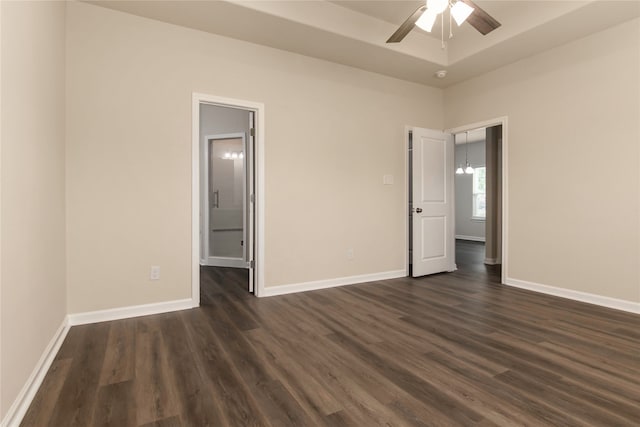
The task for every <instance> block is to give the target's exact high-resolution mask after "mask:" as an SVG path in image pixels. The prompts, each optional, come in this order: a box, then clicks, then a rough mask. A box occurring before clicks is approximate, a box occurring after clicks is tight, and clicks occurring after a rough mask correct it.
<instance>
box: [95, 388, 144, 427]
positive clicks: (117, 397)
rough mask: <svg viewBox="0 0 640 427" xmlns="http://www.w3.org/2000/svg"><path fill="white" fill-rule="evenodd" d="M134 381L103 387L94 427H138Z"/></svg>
mask: <svg viewBox="0 0 640 427" xmlns="http://www.w3.org/2000/svg"><path fill="white" fill-rule="evenodd" d="M136 424H137V422H136V401H135V399H134V389H133V381H125V382H119V383H114V384H107V385H104V386H101V387H100V388H99V390H98V394H97V396H96V404H95V407H94V411H93V421H92V423H91V426H92V427H120V426H132V425H136Z"/></svg>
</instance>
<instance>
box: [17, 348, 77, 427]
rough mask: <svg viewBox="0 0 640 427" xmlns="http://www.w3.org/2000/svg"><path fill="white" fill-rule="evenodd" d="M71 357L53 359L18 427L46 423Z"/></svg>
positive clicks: (69, 365)
mask: <svg viewBox="0 0 640 427" xmlns="http://www.w3.org/2000/svg"><path fill="white" fill-rule="evenodd" d="M71 361H72V359H57V360H54V361H53V363H52V364H51V367H50V368H49V372H47V375H46V376H45V378H44V380H43V382H42V385H41V386H40V389H39V390H38V392H37V393H36V395H35V397H34V398H33V401H32V402H31V406H30V407H29V410H28V411H27V413H26V414H25V416H24V418H23V419H22V423H21V424H20V427H40V426H45V425H47V423H48V421H49V419H50V418H51V415H52V414H53V408H54V406H55V404H56V401H57V396H58V395H59V394H60V391H61V390H62V386H63V385H64V383H65V381H66V379H67V376H68V375H69V369H70V368H71Z"/></svg>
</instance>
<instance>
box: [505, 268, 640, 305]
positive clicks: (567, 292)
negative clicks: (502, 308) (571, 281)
mask: <svg viewBox="0 0 640 427" xmlns="http://www.w3.org/2000/svg"><path fill="white" fill-rule="evenodd" d="M505 285H509V286H513V287H516V288H521V289H528V290H530V291H535V292H540V293H543V294H548V295H554V296H557V297H562V298H568V299H572V300H575V301H581V302H586V303H589V304H595V305H600V306H603V307H608V308H613V309H616V310H622V311H628V312H631V313H637V314H640V302H633V301H627V300H622V299H617V298H611V297H605V296H602V295H596V294H590V293H587V292H580V291H574V290H572V289H565V288H557V287H555V286H548V285H541V284H539V283H533V282H527V281H525V280H519V279H512V278H510V277H507V278H506V280H505Z"/></svg>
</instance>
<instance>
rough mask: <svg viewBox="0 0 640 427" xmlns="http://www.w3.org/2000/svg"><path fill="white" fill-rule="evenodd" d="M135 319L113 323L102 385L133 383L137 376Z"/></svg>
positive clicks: (105, 358) (101, 378)
mask: <svg viewBox="0 0 640 427" xmlns="http://www.w3.org/2000/svg"><path fill="white" fill-rule="evenodd" d="M135 324H136V320H135V319H126V320H117V321H115V322H113V323H112V325H111V330H110V331H109V341H108V342H107V352H106V354H105V357H104V364H103V366H102V373H101V376H100V385H107V384H115V383H119V382H122V381H131V380H133V379H134V376H135V366H136V358H135V354H136V340H135Z"/></svg>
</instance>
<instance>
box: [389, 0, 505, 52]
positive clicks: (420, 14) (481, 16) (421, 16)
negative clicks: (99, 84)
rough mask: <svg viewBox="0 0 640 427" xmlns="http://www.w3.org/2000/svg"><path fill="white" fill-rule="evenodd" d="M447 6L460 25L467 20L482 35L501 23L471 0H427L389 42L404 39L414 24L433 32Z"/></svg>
mask: <svg viewBox="0 0 640 427" xmlns="http://www.w3.org/2000/svg"><path fill="white" fill-rule="evenodd" d="M447 7H448V8H449V9H450V10H449V12H450V14H451V17H452V18H453V19H455V21H456V23H457V24H458V25H461V24H462V23H463V22H465V21H466V22H468V23H469V24H471V26H472V27H473V28H475V29H476V30H478V31H479V32H480V33H481V34H482V35H487V34H489V33H490V32H491V31H493V30H495V29H496V28H498V27H499V26H500V25H501V24H500V23H499V22H498V21H497V20H496V19H495V18H494V17H493V16H491V15H489V14H488V13H487V12H485V11H484V10H482V8H480V7H479V6H478V5H477V4H475V3H474V2H472V1H471V0H426V2H425V4H423V5H421V6H420V7H418V8H417V9H416V11H415V12H413V13H412V14H411V15H410V16H409V17H408V18H407V20H406V21H404V22H403V23H402V25H400V27H399V28H398V29H397V30H396V32H395V33H393V34H392V35H391V37H389V40H387V43H398V42H399V41H402V39H404V38H405V37H406V36H407V34H409V32H410V31H411V30H412V29H413V27H414V25H418V26H419V27H420V28H422V29H423V30H425V31H427V32H431V29H432V28H433V24H434V23H435V21H436V18H437V17H438V15H439V14H440V13H444V11H445V10H446V9H447Z"/></svg>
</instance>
